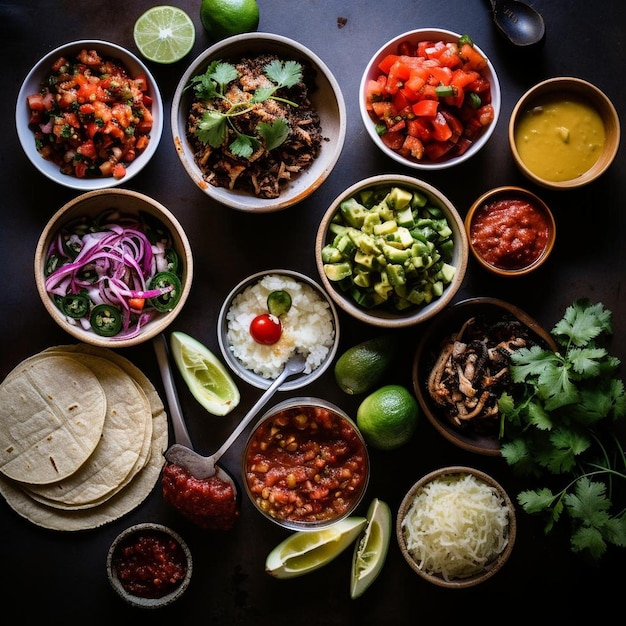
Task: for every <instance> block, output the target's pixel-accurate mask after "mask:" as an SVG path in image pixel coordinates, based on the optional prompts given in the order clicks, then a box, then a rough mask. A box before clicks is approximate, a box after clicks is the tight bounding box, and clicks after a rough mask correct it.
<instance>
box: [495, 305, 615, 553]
mask: <svg viewBox="0 0 626 626" xmlns="http://www.w3.org/2000/svg"><path fill="white" fill-rule="evenodd" d="M611 333H612V325H611V312H610V311H608V310H607V309H605V308H604V306H603V305H602V304H601V303H597V304H591V303H590V302H589V301H588V300H586V299H581V300H577V301H575V302H574V303H573V304H572V305H571V306H569V307H568V308H567V309H566V311H565V314H564V316H563V319H562V320H560V321H559V322H558V323H557V324H556V325H555V326H554V328H553V329H552V331H551V334H552V336H553V338H554V340H555V342H556V343H557V345H558V346H559V348H560V350H559V352H556V353H555V352H552V351H550V350H544V349H542V348H541V347H540V346H533V347H532V348H530V349H527V348H522V349H520V350H516V351H515V352H513V353H512V354H511V368H510V370H511V378H512V380H513V381H514V382H515V383H516V384H517V387H516V391H514V392H509V393H505V394H503V395H502V396H501V397H500V399H499V402H498V406H499V407H500V411H501V414H502V423H501V430H500V433H501V437H502V446H501V453H502V456H503V457H504V458H505V459H506V461H507V463H508V465H509V466H511V467H512V468H513V470H514V471H515V472H516V473H517V474H519V475H525V476H532V477H534V478H535V480H537V481H538V482H539V483H540V484H539V486H538V487H537V488H536V489H529V490H525V491H522V492H520V493H519V494H518V496H517V501H518V502H519V504H520V505H521V507H522V508H523V510H524V511H525V512H526V513H530V514H542V515H544V516H545V518H546V525H545V527H544V531H545V532H546V533H548V532H551V531H552V530H553V529H554V528H555V527H556V525H557V523H558V522H559V521H560V519H561V518H562V517H567V518H569V522H570V525H571V536H570V547H571V549H572V551H573V552H586V553H588V554H589V555H590V556H591V557H592V558H594V559H599V558H600V557H601V556H602V555H603V554H604V553H605V552H606V550H607V549H608V547H609V546H610V545H615V546H620V547H624V546H626V501H625V499H626V496H625V495H624V490H622V491H620V490H619V489H618V488H617V487H618V483H623V484H624V485H626V482H625V481H626V453H625V451H624V447H623V445H622V443H621V442H620V440H619V437H618V435H617V427H618V423H619V422H620V420H623V418H624V417H625V416H626V393H625V390H624V383H623V381H622V380H621V379H619V377H618V375H617V372H618V367H619V366H620V361H619V359H617V358H616V357H614V356H611V355H610V354H609V353H608V351H607V349H606V346H605V345H603V342H604V340H606V338H607V337H608V336H610V335H611ZM559 477H560V478H564V479H565V480H566V481H567V482H566V484H565V485H564V486H563V487H562V489H561V490H560V491H557V492H553V491H552V490H551V489H550V488H547V487H544V486H542V485H541V482H542V481H547V480H548V479H549V480H550V483H551V484H553V482H554V480H555V478H556V479H557V480H558V478H559ZM544 484H545V483H544Z"/></svg>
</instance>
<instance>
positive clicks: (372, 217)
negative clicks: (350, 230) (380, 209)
mask: <svg viewBox="0 0 626 626" xmlns="http://www.w3.org/2000/svg"><path fill="white" fill-rule="evenodd" d="M378 224H380V215H379V214H378V213H376V211H368V212H367V214H366V215H365V219H364V220H363V226H361V230H362V231H363V232H364V233H368V234H370V235H371V234H372V233H373V232H374V229H375V228H376V226H377V225H378Z"/></svg>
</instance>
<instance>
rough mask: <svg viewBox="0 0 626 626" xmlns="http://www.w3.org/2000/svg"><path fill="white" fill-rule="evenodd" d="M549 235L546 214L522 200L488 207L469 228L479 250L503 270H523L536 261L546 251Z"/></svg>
mask: <svg viewBox="0 0 626 626" xmlns="http://www.w3.org/2000/svg"><path fill="white" fill-rule="evenodd" d="M548 234H549V230H548V221H547V219H546V216H545V215H544V213H543V211H540V210H539V209H537V208H536V207H535V206H533V205H532V204H531V203H530V202H527V201H526V200H521V199H515V200H498V201H496V202H490V203H487V204H485V205H484V206H482V207H480V209H479V210H478V211H477V212H476V215H475V216H474V219H473V221H472V224H471V227H470V237H471V239H472V245H473V246H474V248H475V249H476V251H477V252H478V253H479V254H480V256H482V258H483V259H484V260H485V261H486V262H487V263H489V264H490V265H493V266H495V267H499V268H502V269H520V268H523V267H527V266H528V265H530V264H531V263H533V262H534V261H536V260H537V259H538V258H539V257H540V256H541V253H542V252H543V251H544V250H545V247H546V244H547V243H548Z"/></svg>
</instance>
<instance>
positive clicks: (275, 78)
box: [188, 59, 302, 158]
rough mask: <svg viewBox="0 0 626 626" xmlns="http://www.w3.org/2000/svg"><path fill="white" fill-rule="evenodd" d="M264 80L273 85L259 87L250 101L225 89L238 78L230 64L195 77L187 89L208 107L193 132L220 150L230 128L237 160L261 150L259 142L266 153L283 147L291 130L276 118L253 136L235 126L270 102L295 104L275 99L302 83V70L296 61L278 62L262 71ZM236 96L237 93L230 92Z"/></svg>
mask: <svg viewBox="0 0 626 626" xmlns="http://www.w3.org/2000/svg"><path fill="white" fill-rule="evenodd" d="M263 73H264V74H265V76H266V77H267V78H268V79H269V80H270V81H272V83H271V84H270V85H266V86H263V87H258V88H257V89H256V90H255V91H254V93H253V94H252V95H250V96H249V97H248V96H246V95H243V96H239V97H238V98H237V99H235V100H232V99H231V98H235V97H236V96H231V95H229V92H228V86H229V84H230V83H232V82H233V81H236V80H237V79H238V78H239V73H238V71H237V68H236V67H235V66H233V65H231V64H230V63H225V62H222V61H213V62H212V63H211V64H210V65H209V66H208V67H207V69H206V71H205V73H204V74H201V75H198V76H194V77H193V78H192V79H191V81H190V82H189V85H188V87H190V88H192V89H193V91H194V93H195V96H196V98H197V99H198V100H201V101H203V102H205V103H206V104H207V105H210V107H209V108H208V110H206V111H205V112H204V113H203V114H202V116H201V118H200V120H199V122H198V124H197V128H196V131H195V134H196V136H197V137H198V139H199V140H200V141H201V142H203V143H205V144H208V145H210V146H211V147H213V148H219V147H221V146H222V145H223V144H224V143H225V142H226V141H227V139H228V136H229V130H228V129H229V128H230V129H231V130H232V132H233V133H234V135H235V139H234V140H233V141H232V142H231V143H230V145H229V146H228V148H229V149H230V151H231V152H232V153H233V154H235V155H236V156H240V157H243V158H248V157H250V156H251V155H252V154H253V153H254V152H256V151H257V150H258V149H259V148H260V147H261V145H262V144H261V141H263V142H264V143H265V148H266V149H267V150H273V149H275V148H277V147H278V146H280V145H281V144H283V143H284V142H285V140H286V139H287V137H288V136H289V132H290V127H289V124H288V122H287V121H286V120H285V119H283V118H277V119H275V120H274V121H273V122H271V123H270V122H260V123H259V124H258V125H257V127H256V133H257V134H256V135H250V134H247V133H244V132H242V131H241V130H240V129H239V128H238V127H237V125H236V122H235V119H236V117H238V116H241V115H245V114H246V113H248V112H250V111H252V110H253V108H254V107H255V106H256V105H258V104H260V103H263V102H265V101H266V100H269V99H272V100H276V101H280V102H282V103H285V104H288V105H290V106H293V107H297V106H298V105H297V104H296V103H295V102H292V101H290V100H287V99H285V98H281V97H279V96H277V95H276V92H277V91H278V90H279V89H282V88H284V87H286V88H289V87H293V86H294V85H297V84H298V83H299V82H301V81H302V66H301V64H300V63H298V62H296V61H280V60H278V59H274V60H273V61H271V62H269V63H267V64H266V65H265V66H264V68H263ZM233 92H234V93H237V90H233Z"/></svg>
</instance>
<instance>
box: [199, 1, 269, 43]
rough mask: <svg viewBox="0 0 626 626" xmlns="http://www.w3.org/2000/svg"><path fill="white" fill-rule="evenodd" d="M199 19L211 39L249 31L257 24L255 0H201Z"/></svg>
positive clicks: (256, 26) (257, 13)
mask: <svg viewBox="0 0 626 626" xmlns="http://www.w3.org/2000/svg"><path fill="white" fill-rule="evenodd" d="M200 21H201V22H202V26H204V29H205V30H206V32H207V33H208V35H209V37H211V39H213V40H215V41H217V40H218V39H224V38H225V37H230V36H232V35H239V34H241V33H250V32H253V31H255V30H256V29H257V28H258V26H259V5H258V4H257V2H256V0H202V2H201V4H200Z"/></svg>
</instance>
